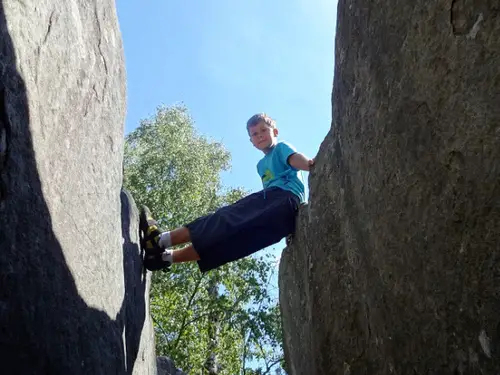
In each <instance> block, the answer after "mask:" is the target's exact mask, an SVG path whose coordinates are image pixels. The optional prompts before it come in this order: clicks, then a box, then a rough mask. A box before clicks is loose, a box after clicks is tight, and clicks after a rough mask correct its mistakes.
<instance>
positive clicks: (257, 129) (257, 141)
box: [248, 121, 278, 152]
mask: <svg viewBox="0 0 500 375" xmlns="http://www.w3.org/2000/svg"><path fill="white" fill-rule="evenodd" d="M248 134H249V135H250V141H251V142H252V144H253V145H254V146H255V147H256V148H258V149H259V150H261V151H263V152H266V151H269V149H270V148H271V147H272V146H273V145H274V144H275V143H276V137H277V136H278V129H276V128H274V129H273V128H270V127H269V126H268V125H267V124H266V123H265V122H264V121H260V122H259V123H257V124H256V125H254V126H251V127H250V128H249V129H248Z"/></svg>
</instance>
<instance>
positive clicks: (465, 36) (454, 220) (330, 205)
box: [280, 0, 500, 375]
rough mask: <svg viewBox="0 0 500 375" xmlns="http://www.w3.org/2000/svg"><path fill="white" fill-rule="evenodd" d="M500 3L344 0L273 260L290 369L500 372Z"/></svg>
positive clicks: (296, 374)
mask: <svg viewBox="0 0 500 375" xmlns="http://www.w3.org/2000/svg"><path fill="white" fill-rule="evenodd" d="M499 35H500V6H499V5H498V2H494V1H466V0H454V1H445V0H436V1H426V0H414V1H396V2H387V1H380V0H352V1H346V0H340V1H339V6H338V26H337V36H336V53H335V57H336V59H335V82H334V88H333V96H332V105H333V122H332V128H331V131H330V132H329V134H328V135H327V137H326V139H325V140H324V142H323V143H322V145H321V147H320V151H319V154H318V156H317V159H316V166H315V168H314V171H313V172H312V173H311V176H310V181H309V182H310V204H309V206H308V207H306V208H304V209H303V210H302V212H301V213H300V217H299V224H298V229H297V234H296V237H295V240H294V243H293V244H292V245H291V247H290V248H288V249H286V250H285V252H284V254H283V257H282V262H281V267H280V299H281V306H282V310H283V324H284V335H285V352H286V357H287V362H288V368H289V374H290V375H304V374H317V375H321V374H325V375H326V374H356V375H359V374H371V375H377V374H472V373H481V374H497V373H499V372H500V325H499V323H500V318H499V314H498V312H499V311H500V294H499V290H500V274H499V271H498V269H499V265H500V263H499V261H500V147H499V145H500V110H499V103H500V38H499V37H498V36H499Z"/></svg>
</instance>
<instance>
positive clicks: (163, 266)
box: [144, 253, 172, 272]
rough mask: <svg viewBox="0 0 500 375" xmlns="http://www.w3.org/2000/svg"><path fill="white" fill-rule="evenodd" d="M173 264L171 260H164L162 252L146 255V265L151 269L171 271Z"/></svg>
mask: <svg viewBox="0 0 500 375" xmlns="http://www.w3.org/2000/svg"><path fill="white" fill-rule="evenodd" d="M171 265H172V263H170V262H169V261H166V260H163V258H162V254H161V253H160V254H147V253H146V254H145V255H144V267H145V268H146V269H147V270H149V271H159V270H162V271H164V272H166V271H170V266H171Z"/></svg>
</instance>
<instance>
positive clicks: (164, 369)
mask: <svg viewBox="0 0 500 375" xmlns="http://www.w3.org/2000/svg"><path fill="white" fill-rule="evenodd" d="M156 369H157V371H158V372H157V375H186V374H185V373H184V372H182V371H181V370H179V369H178V368H177V367H175V363H174V361H172V360H171V359H170V358H168V357H165V356H160V357H156Z"/></svg>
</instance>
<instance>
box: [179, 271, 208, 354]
mask: <svg viewBox="0 0 500 375" xmlns="http://www.w3.org/2000/svg"><path fill="white" fill-rule="evenodd" d="M204 275H205V274H201V277H200V278H199V279H198V282H197V283H196V286H195V287H194V290H193V293H191V296H190V297H189V301H188V304H187V306H186V311H189V309H190V308H191V305H192V304H193V301H194V297H195V296H196V294H197V293H198V290H199V289H200V284H201V281H202V280H203V276H204ZM186 320H187V314H184V317H183V318H182V323H181V328H180V329H179V334H178V335H177V339H176V340H175V343H174V348H177V345H179V341H180V340H181V337H182V335H183V333H184V330H185V329H186V327H187V326H188V324H186Z"/></svg>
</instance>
